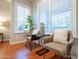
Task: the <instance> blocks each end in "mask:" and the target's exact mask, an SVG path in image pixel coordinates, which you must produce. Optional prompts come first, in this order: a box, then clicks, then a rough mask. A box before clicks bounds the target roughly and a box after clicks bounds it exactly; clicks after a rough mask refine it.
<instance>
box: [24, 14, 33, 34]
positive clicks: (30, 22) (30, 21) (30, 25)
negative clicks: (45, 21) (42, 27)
mask: <svg viewBox="0 0 79 59" xmlns="http://www.w3.org/2000/svg"><path fill="white" fill-rule="evenodd" d="M27 28H29V31H30V32H32V31H33V29H34V27H33V18H32V16H30V15H29V16H28V17H27V20H26V24H25V29H27Z"/></svg>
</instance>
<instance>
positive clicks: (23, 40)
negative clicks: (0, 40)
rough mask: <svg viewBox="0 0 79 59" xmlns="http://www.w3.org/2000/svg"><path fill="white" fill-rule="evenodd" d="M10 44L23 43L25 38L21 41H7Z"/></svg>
mask: <svg viewBox="0 0 79 59" xmlns="http://www.w3.org/2000/svg"><path fill="white" fill-rule="evenodd" d="M9 42H10V44H11V45H14V44H19V43H24V42H26V40H23V41H15V42H11V41H9Z"/></svg>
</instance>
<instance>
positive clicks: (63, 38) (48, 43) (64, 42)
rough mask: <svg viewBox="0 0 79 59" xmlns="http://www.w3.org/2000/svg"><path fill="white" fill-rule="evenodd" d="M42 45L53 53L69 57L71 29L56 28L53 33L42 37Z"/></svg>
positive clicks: (71, 40)
mask: <svg viewBox="0 0 79 59" xmlns="http://www.w3.org/2000/svg"><path fill="white" fill-rule="evenodd" d="M43 39H44V42H43V46H44V48H47V49H49V50H51V51H54V52H55V53H57V54H59V55H61V56H63V57H65V58H67V59H69V58H71V55H70V51H71V48H72V45H73V42H74V39H73V36H72V33H71V31H69V30H64V29H63V30H62V29H58V30H56V31H55V32H54V34H53V35H51V36H47V37H44V38H43Z"/></svg>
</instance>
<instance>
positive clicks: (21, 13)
mask: <svg viewBox="0 0 79 59" xmlns="http://www.w3.org/2000/svg"><path fill="white" fill-rule="evenodd" d="M17 11H18V13H17V21H16V24H17V26H16V29H17V32H19V33H22V32H24V31H25V30H29V28H25V25H26V24H28V23H26V21H27V17H28V15H30V10H29V8H26V7H23V6H17Z"/></svg>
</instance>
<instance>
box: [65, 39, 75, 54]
mask: <svg viewBox="0 0 79 59" xmlns="http://www.w3.org/2000/svg"><path fill="white" fill-rule="evenodd" d="M73 42H74V39H73V38H72V39H71V40H70V41H68V42H66V55H69V54H70V51H71V48H72V45H73Z"/></svg>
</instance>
